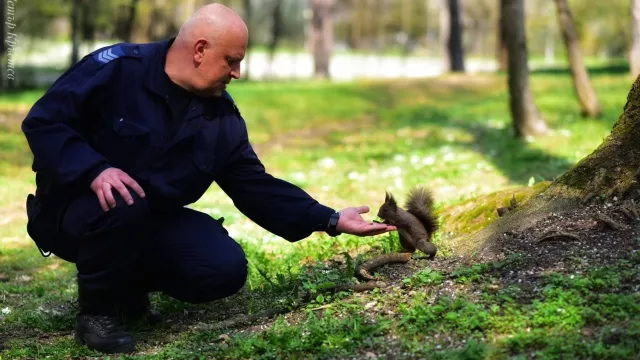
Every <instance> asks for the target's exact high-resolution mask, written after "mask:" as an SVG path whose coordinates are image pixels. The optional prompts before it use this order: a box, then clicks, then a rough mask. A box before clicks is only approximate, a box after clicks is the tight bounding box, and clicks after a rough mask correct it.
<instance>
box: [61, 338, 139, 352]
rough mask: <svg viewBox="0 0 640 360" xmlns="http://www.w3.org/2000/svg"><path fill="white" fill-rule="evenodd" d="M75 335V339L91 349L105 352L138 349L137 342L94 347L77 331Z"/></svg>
mask: <svg viewBox="0 0 640 360" xmlns="http://www.w3.org/2000/svg"><path fill="white" fill-rule="evenodd" d="M73 337H74V339H75V341H76V342H77V343H78V344H80V345H85V346H86V347H88V348H89V349H91V350H96V351H100V352H103V353H105V354H117V353H132V352H134V351H135V349H136V344H135V343H131V344H120V345H116V346H112V347H109V348H105V349H98V348H94V347H91V346H89V345H88V344H87V342H86V341H85V340H84V339H83V338H82V336H80V335H78V334H77V333H76V334H74V335H73Z"/></svg>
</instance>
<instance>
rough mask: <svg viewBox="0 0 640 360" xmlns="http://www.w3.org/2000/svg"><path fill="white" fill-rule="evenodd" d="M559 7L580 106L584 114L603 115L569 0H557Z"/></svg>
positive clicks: (559, 19) (561, 25)
mask: <svg viewBox="0 0 640 360" xmlns="http://www.w3.org/2000/svg"><path fill="white" fill-rule="evenodd" d="M556 6H557V9H558V21H559V22H560V29H561V31H562V38H563V39H564V43H565V45H566V47H567V54H568V55H569V64H570V66H571V77H572V79H573V87H574V89H575V92H576V95H577V96H578V100H579V101H580V106H581V107H582V115H583V116H588V117H600V116H601V115H602V112H601V109H600V104H599V103H598V98H597V96H596V93H595V91H594V90H593V87H592V86H591V81H589V75H588V74H587V69H586V67H585V66H584V62H583V61H582V54H581V53H580V44H579V42H578V35H577V33H576V29H575V25H574V23H573V16H572V15H571V10H570V9H569V5H568V4H567V0H556Z"/></svg>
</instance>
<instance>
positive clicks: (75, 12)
mask: <svg viewBox="0 0 640 360" xmlns="http://www.w3.org/2000/svg"><path fill="white" fill-rule="evenodd" d="M80 2H81V0H73V2H72V5H71V14H70V16H71V19H70V23H71V64H70V66H73V65H74V64H75V63H77V62H78V51H79V47H80V29H79V28H80V24H79V23H80V19H79V17H80V6H81V4H80Z"/></svg>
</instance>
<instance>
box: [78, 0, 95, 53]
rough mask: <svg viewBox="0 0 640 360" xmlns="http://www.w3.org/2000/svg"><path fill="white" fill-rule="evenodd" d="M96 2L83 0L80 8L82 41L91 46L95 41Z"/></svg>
mask: <svg viewBox="0 0 640 360" xmlns="http://www.w3.org/2000/svg"><path fill="white" fill-rule="evenodd" d="M97 6H98V4H97V2H96V1H91V0H83V1H82V7H81V11H80V12H81V18H82V41H83V42H85V43H86V44H89V45H91V46H92V44H93V41H94V40H95V32H96V15H97V14H98V9H97Z"/></svg>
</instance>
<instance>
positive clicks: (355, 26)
mask: <svg viewBox="0 0 640 360" xmlns="http://www.w3.org/2000/svg"><path fill="white" fill-rule="evenodd" d="M360 4H362V1H361V0H351V7H352V9H353V10H352V16H351V37H350V39H349V41H350V45H351V48H352V49H360V47H361V46H362V23H363V19H362V18H363V12H364V11H362V10H363V8H362V6H360ZM365 11H366V10H365Z"/></svg>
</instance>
